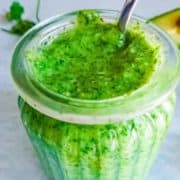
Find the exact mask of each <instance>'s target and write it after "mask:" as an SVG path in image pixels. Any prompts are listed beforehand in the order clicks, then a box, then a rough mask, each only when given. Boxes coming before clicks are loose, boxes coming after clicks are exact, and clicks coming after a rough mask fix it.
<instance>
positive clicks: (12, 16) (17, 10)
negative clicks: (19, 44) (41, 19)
mask: <svg viewBox="0 0 180 180" xmlns="http://www.w3.org/2000/svg"><path fill="white" fill-rule="evenodd" d="M23 13H24V7H23V6H22V5H21V4H20V3H19V2H17V1H14V2H13V3H12V4H11V6H10V9H9V11H8V12H7V13H6V18H7V20H8V21H13V20H20V19H21V17H22V15H23Z"/></svg>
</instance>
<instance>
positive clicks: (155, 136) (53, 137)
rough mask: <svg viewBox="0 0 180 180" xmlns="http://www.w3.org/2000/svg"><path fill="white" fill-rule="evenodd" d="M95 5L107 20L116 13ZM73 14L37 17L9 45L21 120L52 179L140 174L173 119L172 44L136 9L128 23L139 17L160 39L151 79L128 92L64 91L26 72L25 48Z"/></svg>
mask: <svg viewBox="0 0 180 180" xmlns="http://www.w3.org/2000/svg"><path fill="white" fill-rule="evenodd" d="M96 11H97V12H98V13H100V15H101V16H102V18H104V20H107V21H116V20H117V19H118V17H119V12H117V11H112V10H96ZM76 15H77V12H72V13H69V14H65V15H60V16H56V17H53V18H50V19H48V20H47V21H44V22H42V23H40V24H39V25H37V26H35V27H34V28H33V29H32V30H30V31H29V32H28V33H27V34H25V35H24V36H23V38H22V39H21V40H20V41H19V43H18V44H17V46H16V48H15V50H14V53H13V57H12V66H11V73H12V77H13V80H14V82H15V85H16V88H17V90H18V92H19V95H20V97H19V107H20V111H21V117H22V121H23V124H24V126H25V128H26V130H27V134H28V135H29V137H30V139H31V142H32V144H33V146H34V148H35V150H36V151H37V153H38V157H39V159H40V160H41V163H42V165H43V166H44V169H45V171H46V173H47V174H48V176H49V179H51V180H141V179H143V178H144V177H145V175H146V174H147V172H148V170H149V168H150V167H151V164H152V162H153V160H154V158H155V157H156V154H157V151H158V148H159V146H160V144H161V142H162V140H163V138H164V136H165V134H166V132H167V130H168V127H169V125H170V122H171V120H172V119H173V114H174V107H175V87H176V84H177V82H178V73H179V61H178V53H177V52H178V51H177V49H176V46H175V45H174V44H173V43H172V42H171V40H170V39H169V38H168V37H167V36H166V34H165V33H163V32H162V31H161V30H160V29H158V28H157V27H155V26H154V25H152V24H147V23H146V22H145V21H144V20H143V19H141V18H139V17H136V16H134V17H133V18H132V19H131V22H130V24H133V23H134V22H138V23H140V24H141V26H142V28H143V29H144V31H145V32H146V33H147V34H149V35H154V37H155V39H156V40H157V41H158V42H159V44H160V45H161V49H162V54H163V62H162V65H161V66H160V68H159V69H158V70H157V71H156V72H155V74H154V76H153V79H152V80H151V81H150V82H149V83H148V84H147V85H145V86H144V87H143V88H140V89H138V90H137V91H136V92H134V93H132V94H131V95H130V96H125V97H116V98H112V99H105V100H80V99H73V98H69V97H64V96H62V95H59V94H56V93H53V92H51V91H49V90H48V89H46V88H44V87H42V86H41V85H40V84H38V82H36V81H35V80H34V79H33V78H32V77H31V74H30V72H29V70H28V67H27V63H26V57H25V55H24V52H25V51H26V50H27V49H32V48H35V49H36V48H38V47H39V46H41V45H42V44H44V43H45V42H47V41H48V40H51V38H54V37H56V35H57V33H59V32H61V31H63V30H64V27H71V26H72V25H73V24H71V23H72V21H74V20H75V18H76Z"/></svg>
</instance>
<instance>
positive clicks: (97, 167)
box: [19, 94, 175, 180]
mask: <svg viewBox="0 0 180 180" xmlns="http://www.w3.org/2000/svg"><path fill="white" fill-rule="evenodd" d="M19 106H20V109H21V117H22V121H23V124H24V126H25V128H26V130H27V133H28V135H29V137H30V139H31V142H32V144H33V146H34V148H35V150H36V151H37V153H38V157H39V159H40V161H41V163H42V165H43V166H44V169H45V171H46V173H47V174H48V176H49V179H51V180H59V179H62V180H109V179H111V180H140V179H143V177H144V176H145V175H146V174H147V172H148V170H149V169H150V167H151V164H152V162H153V160H154V159H155V157H156V154H157V151H158V148H159V146H160V144H161V142H162V140H163V138H164V136H165V134H166V132H167V129H168V127H169V125H170V122H171V120H172V117H173V113H174V106H175V95H174V94H173V95H171V96H170V97H168V98H167V99H166V100H165V101H164V102H163V103H162V104H161V105H159V106H157V107H156V108H154V109H153V110H152V111H151V112H148V113H146V114H144V115H142V116H139V117H135V118H133V119H130V120H128V121H122V122H118V123H114V124H106V125H80V124H71V123H66V122H61V121H59V120H55V119H52V118H50V117H48V116H45V115H43V114H41V113H39V112H38V111H36V110H34V109H33V108H31V107H30V106H29V105H27V104H26V103H25V102H24V101H23V100H22V99H21V98H20V99H19Z"/></svg>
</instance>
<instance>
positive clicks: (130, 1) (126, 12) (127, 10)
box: [118, 0, 137, 32]
mask: <svg viewBox="0 0 180 180" xmlns="http://www.w3.org/2000/svg"><path fill="white" fill-rule="evenodd" d="M136 3H137V0H125V2H124V5H123V9H122V11H121V15H120V17H119V21H118V26H119V28H120V30H121V31H123V32H124V31H125V30H126V27H127V24H128V22H129V19H130V18H131V16H132V12H133V10H134V8H135V5H136Z"/></svg>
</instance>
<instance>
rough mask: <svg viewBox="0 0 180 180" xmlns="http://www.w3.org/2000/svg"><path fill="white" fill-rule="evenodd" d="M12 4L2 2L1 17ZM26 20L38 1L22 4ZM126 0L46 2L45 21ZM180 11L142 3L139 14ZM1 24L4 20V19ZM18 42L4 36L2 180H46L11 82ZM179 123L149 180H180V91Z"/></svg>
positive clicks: (0, 60) (178, 1)
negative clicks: (13, 60) (59, 14)
mask: <svg viewBox="0 0 180 180" xmlns="http://www.w3.org/2000/svg"><path fill="white" fill-rule="evenodd" d="M11 2H12V1H11V0H0V14H3V12H4V11H5V10H6V9H7V8H8V7H9V4H10V3H11ZM20 2H22V4H23V5H24V6H25V7H26V10H27V11H26V12H27V13H26V16H27V17H29V18H32V19H33V18H34V5H35V0H31V1H30V0H22V1H20ZM121 5H122V0H98V1H97V0H68V1H66V0H44V1H43V0H42V10H41V13H40V14H41V19H45V18H47V17H49V16H52V15H55V14H57V13H62V12H67V11H70V10H73V9H80V8H81V9H82V8H109V9H120V7H121ZM175 7H180V0H166V2H165V1H162V0H151V1H148V0H139V4H138V6H137V8H136V14H138V15H141V16H144V17H146V18H148V17H152V16H154V15H156V14H158V13H160V12H163V11H166V10H168V9H172V8H175ZM0 24H1V25H3V24H4V23H3V19H2V17H0ZM17 40H18V38H17V37H15V36H12V35H9V34H6V33H4V32H0V180H32V179H33V180H46V177H45V175H44V172H43V171H42V169H41V167H40V164H39V161H38V160H37V158H36V156H35V153H34V151H33V150H32V147H31V144H30V142H29V140H28V138H27V136H26V133H25V130H24V128H23V127H22V124H21V122H20V117H19V112H18V109H17V105H16V99H17V94H16V91H15V89H14V87H13V84H12V82H11V78H10V74H9V64H10V56H11V52H12V49H13V47H14V45H15V43H16V42H17ZM177 94H178V102H177V108H176V116H175V120H174V122H173V124H172V126H171V128H170V130H169V133H168V136H167V138H166V140H165V142H164V144H163V146H162V148H161V151H160V153H159V156H158V159H157V160H156V162H155V164H154V166H153V169H152V170H151V173H150V175H149V177H148V180H179V179H180V122H179V121H180V110H178V107H180V87H179V88H178V89H177Z"/></svg>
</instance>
